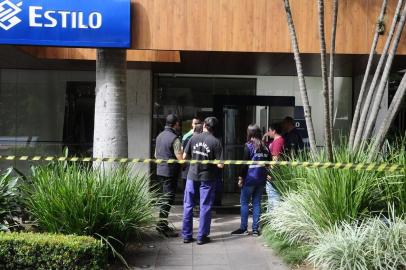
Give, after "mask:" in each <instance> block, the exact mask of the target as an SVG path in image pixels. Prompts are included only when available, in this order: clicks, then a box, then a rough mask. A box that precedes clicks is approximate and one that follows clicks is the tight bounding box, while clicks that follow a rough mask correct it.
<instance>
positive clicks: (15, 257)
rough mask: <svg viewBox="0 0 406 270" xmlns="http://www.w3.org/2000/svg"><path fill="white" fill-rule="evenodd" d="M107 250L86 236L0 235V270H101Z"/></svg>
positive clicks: (99, 242) (98, 241) (105, 262)
mask: <svg viewBox="0 0 406 270" xmlns="http://www.w3.org/2000/svg"><path fill="white" fill-rule="evenodd" d="M106 265H107V248H106V246H105V245H103V243H102V242H101V241H100V240H96V239H94V238H92V237H87V236H74V235H57V234H42V233H4V232H3V233H2V232H0V269H13V270H14V269H16V270H18V269H35V270H36V269H39V270H40V269H44V270H45V269H47V270H48V269H58V270H59V269H95V270H96V269H105V268H106Z"/></svg>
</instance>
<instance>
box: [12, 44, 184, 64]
mask: <svg viewBox="0 0 406 270" xmlns="http://www.w3.org/2000/svg"><path fill="white" fill-rule="evenodd" d="M18 48H19V49H20V50H22V51H23V52H25V53H28V54H30V55H32V56H34V57H37V58H41V59H57V60H96V50H95V49H84V48H58V47H30V46H19V47H18ZM127 61H128V62H163V63H167V62H171V63H173V62H174V63H179V62H180V53H179V51H162V50H128V51H127Z"/></svg>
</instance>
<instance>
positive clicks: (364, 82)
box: [348, 0, 388, 150]
mask: <svg viewBox="0 0 406 270" xmlns="http://www.w3.org/2000/svg"><path fill="white" fill-rule="evenodd" d="M387 5H388V0H383V1H382V7H381V13H380V15H379V17H378V21H377V23H376V29H375V35H374V39H373V41H372V46H371V51H370V53H369V58H368V64H367V68H366V70H365V74H364V79H363V80H362V84H361V89H360V92H359V96H358V100H357V105H356V106H355V112H354V117H353V119H352V124H351V131H350V139H349V142H348V146H349V149H350V150H352V149H353V146H354V139H355V133H356V131H357V127H358V122H359V118H360V114H361V108H362V102H363V101H364V98H365V97H364V96H365V90H366V86H367V83H368V77H369V74H370V72H371V67H372V61H373V59H374V55H375V53H376V51H375V50H376V47H377V45H378V40H379V36H380V35H381V34H382V30H381V28H382V25H383V20H384V17H385V13H386V7H387Z"/></svg>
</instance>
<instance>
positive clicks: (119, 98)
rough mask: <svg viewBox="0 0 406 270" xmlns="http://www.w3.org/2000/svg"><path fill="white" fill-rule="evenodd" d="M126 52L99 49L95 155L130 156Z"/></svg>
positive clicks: (105, 167) (106, 165)
mask: <svg viewBox="0 0 406 270" xmlns="http://www.w3.org/2000/svg"><path fill="white" fill-rule="evenodd" d="M126 55H127V51H126V50H123V49H98V50H97V60H96V104H95V121H94V143H93V156H94V157H127V156H128V135H127V84H126V80H127V59H126ZM95 165H97V166H98V165H99V164H95ZM111 167H112V166H111V163H106V164H105V166H104V169H108V168H111Z"/></svg>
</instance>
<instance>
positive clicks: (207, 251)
mask: <svg viewBox="0 0 406 270" xmlns="http://www.w3.org/2000/svg"><path fill="white" fill-rule="evenodd" d="M250 219H251V217H250ZM170 220H171V221H172V222H173V225H174V226H175V227H176V229H177V230H180V229H181V226H182V223H181V220H182V207H181V206H176V207H175V209H174V211H172V213H171V216H170ZM239 223H240V221H239V216H238V215H223V214H222V215H216V214H214V215H213V221H212V233H211V235H210V238H211V240H212V242H211V243H208V244H205V245H202V246H198V245H197V244H196V243H195V242H194V243H192V244H183V241H182V238H181V237H178V238H172V239H157V240H155V241H151V242H148V243H145V244H143V245H142V246H132V247H130V254H131V255H130V256H129V257H128V263H129V264H130V266H131V269H161V270H190V269H193V270H206V269H207V270H208V269H210V270H230V269H233V270H239V269H241V270H247V269H255V270H267V269H272V270H283V269H289V267H287V266H286V265H285V264H284V263H283V262H282V260H281V259H280V258H278V257H277V256H276V255H275V253H274V252H273V251H272V250H271V249H270V248H267V247H265V246H264V242H263V239H262V238H261V237H253V236H232V235H231V234H230V233H231V231H233V230H235V229H237V228H238V226H239ZM197 225H198V219H196V218H195V219H194V227H195V230H194V231H195V232H196V231H197V229H196V228H197ZM132 254H134V255H132Z"/></svg>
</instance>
